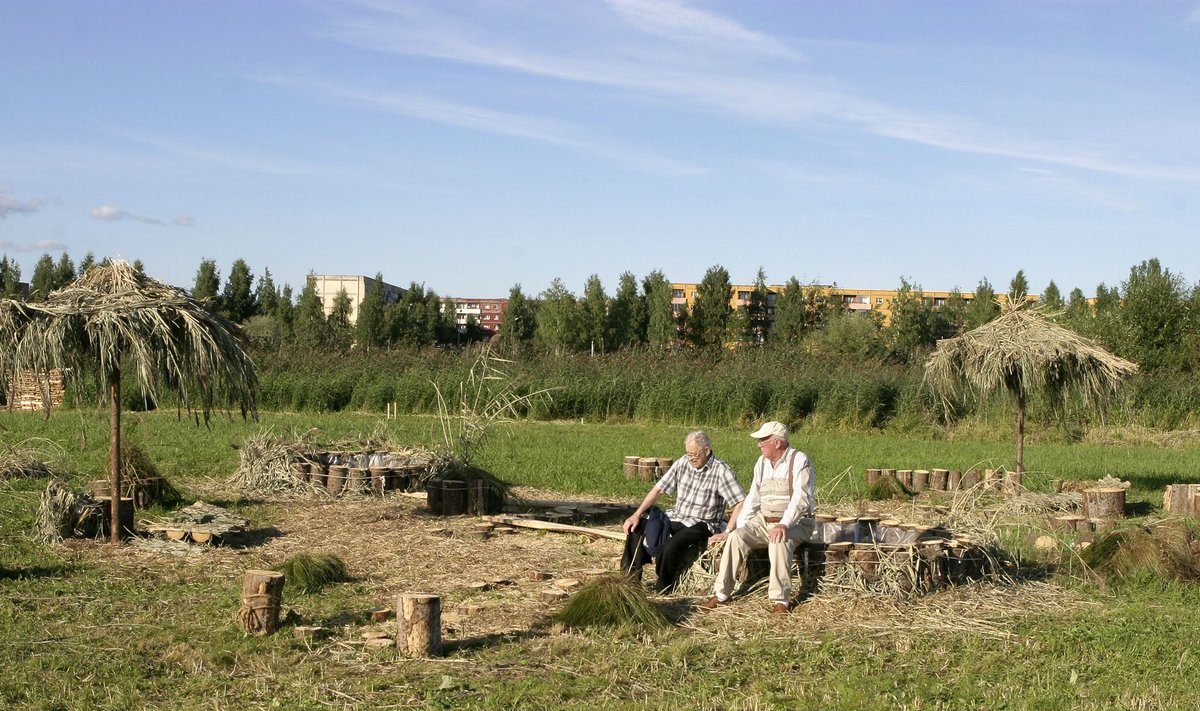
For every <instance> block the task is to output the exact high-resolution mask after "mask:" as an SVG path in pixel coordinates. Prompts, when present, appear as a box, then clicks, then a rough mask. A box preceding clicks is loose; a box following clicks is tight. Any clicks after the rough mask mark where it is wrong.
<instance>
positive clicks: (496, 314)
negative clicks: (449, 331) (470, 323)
mask: <svg viewBox="0 0 1200 711" xmlns="http://www.w3.org/2000/svg"><path fill="white" fill-rule="evenodd" d="M452 300H453V301H454V320H455V322H457V323H458V327H459V330H462V329H464V328H466V326H467V319H468V318H469V317H471V316H474V317H475V323H477V324H479V327H480V328H481V329H483V332H484V336H487V337H490V336H494V335H495V334H496V333H498V332H499V331H500V326H501V324H503V323H504V310H505V309H506V308H508V299H467V298H458V297H452Z"/></svg>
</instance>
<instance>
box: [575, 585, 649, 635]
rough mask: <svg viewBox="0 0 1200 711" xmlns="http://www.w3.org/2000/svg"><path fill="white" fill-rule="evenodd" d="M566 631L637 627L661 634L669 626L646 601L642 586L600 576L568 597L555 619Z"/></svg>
mask: <svg viewBox="0 0 1200 711" xmlns="http://www.w3.org/2000/svg"><path fill="white" fill-rule="evenodd" d="M557 618H558V620H559V622H562V623H563V624H564V625H567V626H568V627H579V628H582V627H626V626H629V627H636V628H640V629H644V630H660V629H664V628H666V627H668V626H670V624H671V623H670V622H668V621H667V618H666V617H665V616H664V615H663V613H662V612H661V611H660V610H659V609H658V607H657V606H656V605H655V604H654V603H653V602H651V601H650V599H649V598H648V597H646V591H645V589H643V588H642V586H641V585H640V584H638V583H636V582H634V581H633V580H631V579H630V578H629V577H627V576H625V575H602V576H600V577H598V578H595V579H593V580H591V581H589V582H588V583H587V584H586V585H584V586H583V587H582V588H580V589H579V592H577V593H575V595H574V596H572V597H571V600H570V601H569V602H568V603H567V605H566V607H564V608H563V609H562V611H560V612H559V613H558V615H557Z"/></svg>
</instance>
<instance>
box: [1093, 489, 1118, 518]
mask: <svg viewBox="0 0 1200 711" xmlns="http://www.w3.org/2000/svg"><path fill="white" fill-rule="evenodd" d="M1124 515H1125V490H1124V489H1122V488H1120V487H1106V488H1099V489H1084V491H1083V516H1084V518H1087V519H1090V520H1093V521H1094V520H1096V519H1101V520H1108V519H1114V518H1121V517H1122V516H1124Z"/></svg>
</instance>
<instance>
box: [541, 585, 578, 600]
mask: <svg viewBox="0 0 1200 711" xmlns="http://www.w3.org/2000/svg"><path fill="white" fill-rule="evenodd" d="M541 597H542V602H548V603H550V604H554V603H556V602H562V601H563V600H566V599H567V598H569V597H571V593H569V592H567V591H566V590H559V589H558V588H547V589H545V590H543V591H542V593H541Z"/></svg>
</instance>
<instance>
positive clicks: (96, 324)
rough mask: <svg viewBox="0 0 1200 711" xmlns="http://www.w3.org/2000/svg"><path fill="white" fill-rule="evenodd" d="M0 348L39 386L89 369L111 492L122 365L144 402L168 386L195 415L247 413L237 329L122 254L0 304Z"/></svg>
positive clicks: (3, 367)
mask: <svg viewBox="0 0 1200 711" xmlns="http://www.w3.org/2000/svg"><path fill="white" fill-rule="evenodd" d="M0 344H3V345H2V346H0V372H2V373H4V374H6V375H8V376H9V377H13V378H16V377H20V376H21V375H22V374H24V373H31V374H32V375H34V376H35V377H36V378H37V379H38V380H39V381H41V382H43V383H44V382H46V381H47V380H48V378H49V373H50V371H51V370H52V369H56V368H63V369H69V372H71V373H72V374H73V377H72V378H71V383H72V386H73V387H75V388H77V389H80V390H82V389H83V388H84V387H86V384H87V382H88V381H87V379H86V378H84V377H83V374H84V373H87V372H95V373H97V375H98V382H97V387H99V388H103V391H104V394H105V395H107V398H108V404H109V470H110V477H111V480H112V491H113V492H114V493H116V492H120V491H121V461H122V460H121V374H122V372H123V371H127V370H132V371H133V372H134V373H135V374H136V376H137V382H138V385H139V387H140V389H141V394H142V396H143V397H144V398H146V399H147V400H148V401H151V402H155V401H157V400H158V398H159V395H160V392H161V391H162V390H163V389H166V390H169V391H170V392H173V393H174V394H175V395H176V396H177V398H178V404H179V407H180V408H181V409H183V410H186V411H187V412H188V414H189V415H192V416H194V417H196V419H197V421H199V415H201V414H202V415H203V416H204V420H205V422H207V421H208V419H209V416H210V414H211V413H212V411H213V410H214V409H216V408H224V407H229V408H234V407H236V408H237V409H239V410H240V411H241V414H242V416H243V417H246V416H253V415H255V414H256V411H255V392H256V391H257V389H258V380H257V377H256V376H255V373H254V364H253V362H252V361H251V360H250V356H249V355H247V353H246V351H245V347H244V341H243V338H242V336H241V332H240V331H239V329H238V327H237V325H236V324H234V323H233V322H231V321H228V320H226V319H224V318H221V317H220V316H216V315H214V314H212V313H209V312H208V311H207V310H205V309H204V307H203V306H202V305H201V304H200V302H198V301H196V300H195V299H193V298H192V297H190V296H188V295H187V293H185V292H184V291H183V290H182V289H178V288H176V287H173V286H170V285H167V284H164V283H162V282H160V281H158V280H156V279H152V278H150V277H148V276H146V275H145V274H142V273H141V272H139V271H138V270H135V269H134V268H133V267H132V266H130V265H129V263H128V262H125V261H124V260H119V259H118V260H112V261H107V262H105V263H103V264H100V265H97V266H94V267H92V268H91V269H89V270H88V271H87V273H86V274H84V275H83V276H81V277H80V278H79V279H77V280H76V281H74V282H72V283H71V284H69V285H67V286H65V287H63V288H62V289H59V290H57V291H54V292H52V293H51V294H50V295H49V296H48V297H47V298H46V300H45V301H42V302H38V303H23V302H18V301H13V300H7V299H6V300H3V301H2V302H0ZM46 414H47V416H49V409H48V406H47V410H46ZM119 500H120V496H118V495H114V497H113V512H112V513H113V516H112V522H111V523H112V531H111V534H112V539H113V541H114V542H116V541H119V540H120V529H119V518H120V517H119V516H118V515H117V507H118V504H119Z"/></svg>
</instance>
